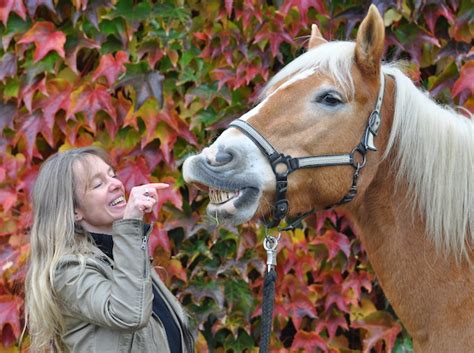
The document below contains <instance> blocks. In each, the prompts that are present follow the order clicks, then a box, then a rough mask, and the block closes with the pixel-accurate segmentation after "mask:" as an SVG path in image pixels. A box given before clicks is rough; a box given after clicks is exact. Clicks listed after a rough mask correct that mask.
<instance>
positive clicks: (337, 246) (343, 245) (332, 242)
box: [311, 230, 350, 260]
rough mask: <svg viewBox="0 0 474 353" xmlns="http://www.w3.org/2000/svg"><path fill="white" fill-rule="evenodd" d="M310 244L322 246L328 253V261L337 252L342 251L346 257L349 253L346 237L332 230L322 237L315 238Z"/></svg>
mask: <svg viewBox="0 0 474 353" xmlns="http://www.w3.org/2000/svg"><path fill="white" fill-rule="evenodd" d="M311 244H324V245H325V246H326V249H327V250H328V253H329V257H328V260H332V259H333V258H334V257H335V256H336V255H337V254H338V253H339V251H342V252H343V253H344V254H345V255H346V257H348V256H349V253H350V244H349V239H348V238H347V236H346V235H345V234H342V233H338V232H336V231H334V230H328V231H327V232H326V233H324V234H323V235H322V236H319V237H315V238H314V240H313V241H311Z"/></svg>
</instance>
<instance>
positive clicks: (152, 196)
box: [123, 183, 169, 220]
mask: <svg viewBox="0 0 474 353" xmlns="http://www.w3.org/2000/svg"><path fill="white" fill-rule="evenodd" d="M167 187H169V185H168V184H164V183H151V184H145V185H141V186H135V187H133V188H132V190H131V191H130V196H129V197H128V202H127V206H126V207H125V211H124V214H123V219H140V220H142V219H143V215H144V214H145V213H150V212H151V211H152V210H153V206H155V204H156V203H157V201H158V193H157V192H156V190H159V189H166V188H167Z"/></svg>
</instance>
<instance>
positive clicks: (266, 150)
mask: <svg viewBox="0 0 474 353" xmlns="http://www.w3.org/2000/svg"><path fill="white" fill-rule="evenodd" d="M384 90H385V78H384V75H383V73H381V75H380V89H379V93H378V95H377V101H376V103H375V108H374V110H373V111H372V113H370V116H369V121H368V124H367V127H366V128H365V131H364V134H363V136H362V139H361V141H360V142H359V144H358V145H357V146H356V147H355V148H354V149H353V150H352V152H350V153H346V154H335V155H322V156H310V157H298V158H295V157H291V156H290V155H285V154H283V153H280V152H278V151H277V150H276V149H275V148H274V147H273V146H272V145H271V144H270V142H268V140H267V139H265V137H263V136H262V135H261V134H260V133H259V132H258V131H257V130H256V129H255V128H254V127H253V126H252V125H250V124H249V123H247V122H246V121H244V120H240V119H236V120H234V121H233V122H232V123H231V124H230V125H229V127H234V128H237V129H239V130H240V131H242V132H243V133H244V134H245V135H246V136H247V137H248V138H250V140H252V141H253V143H255V145H256V146H257V147H258V148H259V149H260V150H261V151H262V153H263V154H264V155H265V157H267V159H268V161H269V162H270V165H271V166H272V169H273V173H274V174H275V177H276V201H275V208H274V211H273V220H272V221H271V222H270V223H269V224H267V227H268V228H272V227H276V226H277V225H278V224H280V221H281V220H282V219H283V218H285V216H286V214H287V213H288V199H287V198H286V192H287V190H288V175H289V174H290V173H292V172H294V171H295V170H298V169H303V168H317V167H328V166H338V165H350V166H352V167H353V168H354V174H353V176H352V185H351V187H350V189H349V191H348V192H347V194H346V195H345V196H344V197H343V198H342V199H341V200H340V201H339V202H338V203H336V204H335V205H332V206H330V207H334V206H337V205H341V204H344V203H346V202H349V201H351V200H352V199H353V198H354V197H355V196H356V194H357V180H358V178H359V174H360V170H361V169H362V168H363V167H364V166H365V162H366V154H367V151H368V150H371V151H376V150H377V148H376V147H375V145H374V138H375V136H377V134H378V131H379V128H380V123H381V117H380V111H381V108H382V102H383V96H384ZM357 154H358V155H359V157H360V161H359V160H358V158H357V156H356V155H357ZM330 207H328V208H330ZM310 212H311V211H310ZM308 213H309V212H308ZM308 213H305V214H304V216H306V215H307V214H308ZM301 218H303V217H300V218H299V219H298V220H300V219H301ZM295 223H296V222H294V223H293V224H295ZM293 224H292V225H291V226H290V227H287V228H286V229H292V228H293ZM286 229H285V230H286Z"/></svg>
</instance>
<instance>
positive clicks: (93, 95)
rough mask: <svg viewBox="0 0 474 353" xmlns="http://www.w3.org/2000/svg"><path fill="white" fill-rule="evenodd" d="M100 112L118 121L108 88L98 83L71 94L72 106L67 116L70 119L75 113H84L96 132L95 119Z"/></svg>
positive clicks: (85, 86)
mask: <svg viewBox="0 0 474 353" xmlns="http://www.w3.org/2000/svg"><path fill="white" fill-rule="evenodd" d="M100 110H104V111H105V112H107V114H109V115H110V116H111V117H112V119H114V120H116V118H117V112H116V110H115V106H114V104H113V102H112V97H111V96H110V93H109V92H108V91H107V88H106V87H105V86H103V85H101V84H98V83H95V84H94V83H91V84H86V85H84V86H82V87H80V88H79V89H78V90H76V91H74V92H73V93H72V94H71V104H70V106H69V109H68V111H67V114H66V116H67V118H68V119H69V118H71V117H72V116H73V115H74V114H75V113H79V112H83V113H84V114H85V115H86V117H87V121H88V123H89V126H90V127H91V129H92V131H94V132H95V130H96V124H95V121H94V117H95V115H96V113H97V112H98V111H100Z"/></svg>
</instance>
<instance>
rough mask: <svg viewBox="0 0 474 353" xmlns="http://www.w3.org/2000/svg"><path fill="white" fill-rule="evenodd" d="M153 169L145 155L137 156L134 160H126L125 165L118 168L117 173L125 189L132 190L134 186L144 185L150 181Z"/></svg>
mask: <svg viewBox="0 0 474 353" xmlns="http://www.w3.org/2000/svg"><path fill="white" fill-rule="evenodd" d="M150 174H151V170H150V168H148V165H147V163H146V162H145V159H144V158H143V157H137V158H134V159H133V160H126V162H125V165H121V166H119V168H118V172H117V175H118V177H119V179H120V180H121V181H122V183H123V184H124V185H125V189H126V190H127V191H128V192H130V190H131V189H132V187H134V186H136V185H143V184H147V183H149V182H150Z"/></svg>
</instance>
